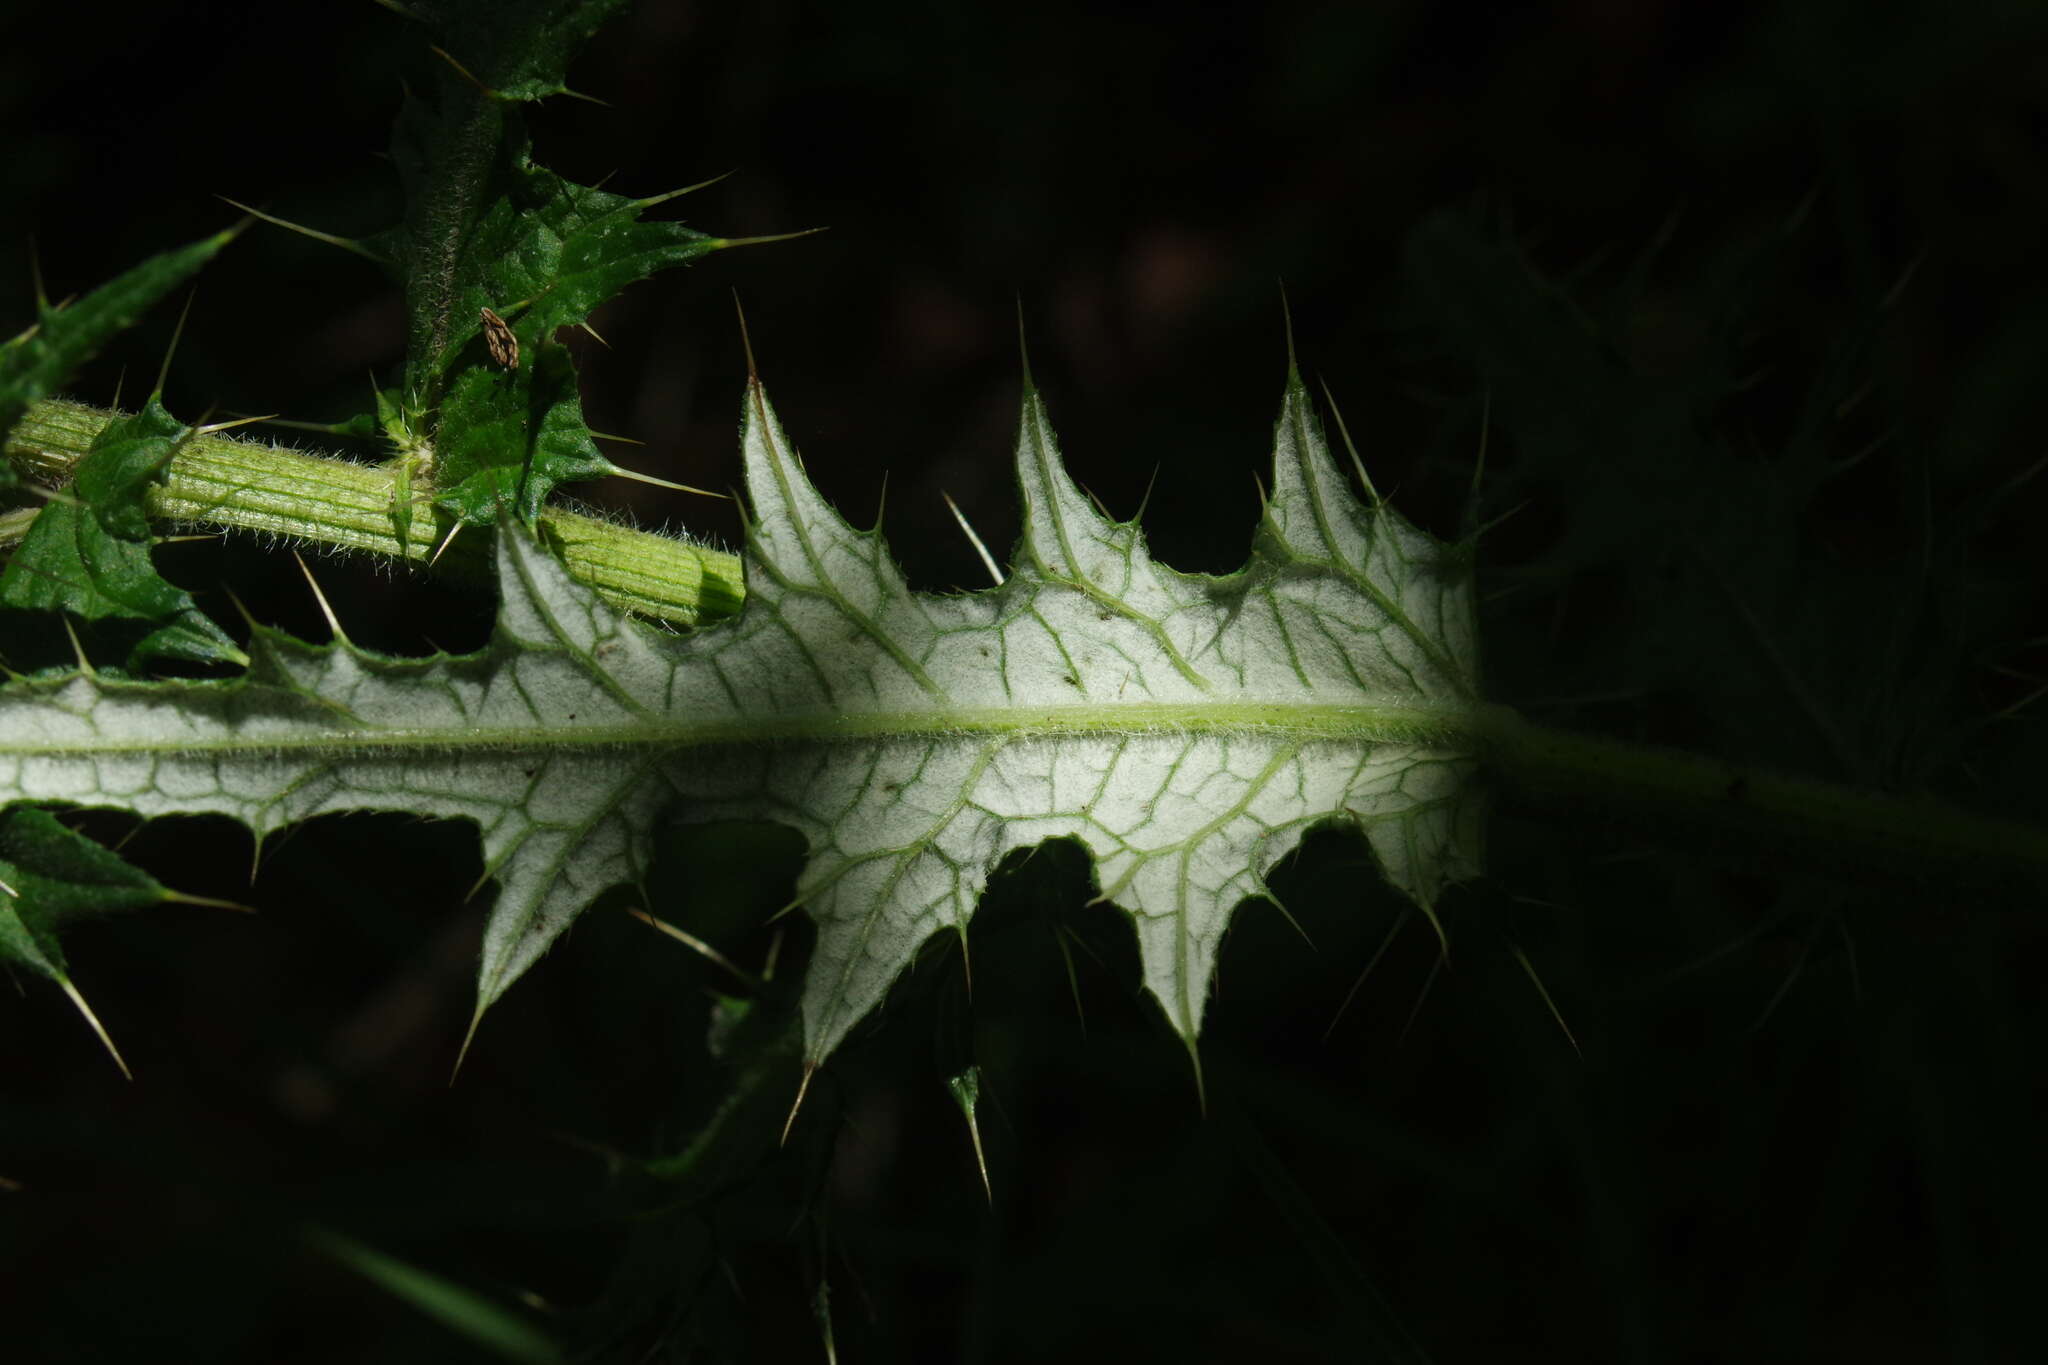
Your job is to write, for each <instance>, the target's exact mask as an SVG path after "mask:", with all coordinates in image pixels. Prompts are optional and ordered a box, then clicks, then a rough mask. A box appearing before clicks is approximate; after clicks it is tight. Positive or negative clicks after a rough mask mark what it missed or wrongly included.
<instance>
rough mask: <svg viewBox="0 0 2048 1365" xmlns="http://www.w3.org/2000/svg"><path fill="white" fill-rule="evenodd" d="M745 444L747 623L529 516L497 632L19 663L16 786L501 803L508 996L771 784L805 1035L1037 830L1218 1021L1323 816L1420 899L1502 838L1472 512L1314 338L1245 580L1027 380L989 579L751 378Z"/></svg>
mask: <svg viewBox="0 0 2048 1365" xmlns="http://www.w3.org/2000/svg"><path fill="white" fill-rule="evenodd" d="M743 442H744V453H745V462H746V478H747V487H748V490H749V492H750V495H751V499H752V503H753V509H754V519H753V521H752V523H751V525H750V528H749V535H748V543H747V550H746V566H747V580H748V591H747V599H746V604H745V607H744V609H743V611H742V613H741V615H740V616H739V618H738V619H737V620H735V621H732V622H730V623H727V624H724V625H721V626H718V627H713V628H710V629H706V630H703V631H700V632H698V633H696V634H694V635H692V636H689V637H686V638H676V637H670V636H661V635H656V634H653V633H651V632H648V631H645V630H643V629H641V628H639V627H637V626H635V625H634V624H633V623H631V622H630V621H627V620H625V619H624V618H622V617H620V616H619V615H617V614H616V613H614V612H613V611H612V610H611V609H609V608H608V607H606V606H605V605H603V604H602V603H601V602H600V601H599V600H598V599H597V598H596V597H595V596H594V595H593V594H592V593H590V592H589V591H587V590H586V589H584V588H582V587H581V586H579V585H578V584H576V583H575V582H574V581H572V580H571V579H569V578H568V577H567V575H566V574H565V573H564V572H563V571H562V569H561V568H560V566H559V565H558V564H557V563H556V562H555V560H554V559H553V558H552V557H551V556H550V555H549V554H548V553H547V552H546V550H545V549H544V548H543V547H542V546H540V545H538V544H536V543H535V542H534V541H533V540H532V539H531V537H530V536H529V535H528V534H527V533H526V532H525V531H523V530H522V529H520V528H519V527H517V525H516V524H507V525H506V526H504V528H503V529H502V530H501V532H500V535H499V538H498V544H497V557H498V573H499V584H500V591H501V594H502V601H501V606H500V616H499V622H498V628H497V632H496V634H495V636H494V638H493V640H492V642H491V644H490V645H489V646H488V647H487V648H486V649H484V650H483V651H481V652H480V653H478V654H475V655H470V656H465V657H460V658H449V657H439V658H434V659H427V660H392V659H384V658H380V657H378V656H376V655H373V654H370V653H368V652H367V651H364V650H361V649H358V648H356V647H355V646H353V645H351V644H349V643H348V642H347V641H345V640H342V641H337V642H336V643H334V644H331V645H326V646H313V645H307V644H303V643H300V642H298V641H295V640H292V639H289V638H288V637H284V636H281V635H277V634H275V633H271V632H263V633H261V634H259V636H258V638H257V642H256V647H255V648H256V653H257V659H256V662H255V664H254V666H253V667H252V669H251V671H250V673H249V674H248V675H247V676H246V677H244V678H242V679H237V680H234V681H229V682H197V683H192V682H176V683H163V684H138V683H125V682H120V681H116V680H110V679H104V678H98V677H94V676H90V675H78V676H71V677H68V678H63V679H36V680H31V681H28V682H25V683H21V684H16V685H13V686H10V687H8V688H5V689H0V801H7V800H37V801H69V802H77V803H80V804H87V805H115V806H120V807H123V808H126V809H130V810H134V811H137V812H140V813H142V814H145V815H156V814H163V813H168V812H171V811H209V812H219V813H223V814H227V815H231V816H233V817H235V818H237V819H239V820H241V821H243V822H244V823H246V824H248V825H249V826H250V827H251V828H253V829H254V830H255V831H256V832H257V834H258V836H259V837H262V836H266V835H268V834H269V833H271V832H272V831H275V830H277V829H280V828H282V827H284V826H286V825H288V824H291V823H293V822H295V821H298V820H303V819H307V818H310V817H312V816H314V815H317V814H320V813H323V812H326V811H337V810H362V809H391V810H406V811H411V812H414V813H417V814H423V815H435V816H442V817H447V818H461V819H468V820H472V821H474V822H475V823H476V824H477V826H478V827H479V831H480V834H481V837H482V842H483V849H484V861H485V866H486V868H487V869H488V871H489V874H490V875H491V876H492V877H494V878H495V879H496V880H497V882H498V884H499V894H498V899H497V903H496V905H495V906H494V907H493V909H492V912H491V919H490V925H489V927H488V930H487V931H486V936H485V943H484V949H483V957H482V962H481V964H480V970H479V987H478V996H479V1000H478V1012H479V1014H481V1012H482V1010H483V1009H484V1008H485V1007H487V1006H488V1005H489V1004H490V1003H491V1002H492V1001H493V1000H495V999H496V998H497V997H498V996H499V995H500V994H501V993H502V992H503V991H504V990H505V989H506V988H507V987H508V986H509V985H510V984H511V983H512V982H513V981H514V980H515V979H516V978H517V977H518V976H519V975H520V974H521V973H522V972H524V971H525V970H526V969H527V968H528V967H529V966H531V965H532V964H533V962H534V961H535V960H537V959H538V958H539V957H540V956H541V954H542V953H544V952H545V951H546V949H547V947H548V945H549V944H551V943H552V942H553V941H554V939H555V938H556V937H557V936H558V935H559V934H560V933H561V932H562V931H563V930H564V929H565V928H567V927H568V925H569V924H570V923H571V922H572V921H573V920H574V919H575V917H576V915H577V914H578V913H580V912H581V911H582V910H583V908H584V907H585V906H587V905H589V904H590V903H591V901H592V900H593V899H595V898H596V897H597V896H598V895H599V894H600V893H602V892H603V891H605V890H606V889H607V888H609V887H612V886H616V885H619V884H621V883H627V882H637V881H639V880H640V879H641V877H642V874H643V871H644V869H645V868H646V867H647V866H648V862H649V859H650V856H651V850H652V841H653V839H654V837H655V834H656V831H657V829H658V828H659V823H658V822H660V821H661V820H663V819H665V818H669V817H670V816H679V817H680V818H682V819H685V820H721V819H735V818H737V819H759V818H763V817H766V818H770V819H774V820H777V821H780V822H783V823H785V824H788V825H790V826H793V827H794V828H795V829H797V830H798V831H799V832H800V833H802V835H803V836H804V838H805V839H806V841H807V843H808V846H809V853H808V857H807V860H806V862H805V866H804V869H803V872H802V874H801V877H800V880H799V885H798V892H799V896H800V898H801V900H802V901H803V903H804V904H805V906H806V907H807V909H808V910H809V913H810V914H811V916H812V917H813V918H814V919H815V920H816V921H817V923H818V928H819V934H818V942H817V946H816V949H815V951H814V953H813V955H812V959H811V963H810V967H809V975H808V977H807V979H806V981H805V983H804V990H803V1017H804V1032H805V1056H806V1059H807V1062H808V1064H810V1065H815V1064H816V1063H817V1062H818V1061H819V1060H821V1059H822V1058H823V1057H824V1056H825V1055H826V1054H827V1053H829V1052H830V1051H831V1050H832V1049H833V1047H834V1046H836V1045H837V1044H838V1042H839V1041H840V1040H841V1039H843V1038H844V1037H845V1036H846V1033H847V1031H848V1030H849V1029H850V1028H852V1027H853V1025H854V1024H855V1023H856V1022H857V1021H858V1020H859V1019H860V1018H861V1017H862V1016H863V1015H865V1014H866V1013H867V1012H868V1011H869V1010H871V1009H872V1008H873V1007H874V1006H875V1005H876V1004H877V1003H879V1001H880V1000H881V999H882V997H883V995H884V993H885V992H886V991H887V989H888V987H889V984H890V982H891V981H892V980H893V979H894V978H895V977H896V975H897V974H898V973H899V972H900V971H901V970H902V968H903V967H904V966H905V965H907V964H908V963H909V961H910V960H911V957H912V955H913V954H914V953H915V951H916V950H917V948H918V947H919V945H920V944H921V943H922V942H923V941H924V940H926V939H927V938H929V937H930V936H931V935H932V934H934V933H936V932H939V931H942V930H950V931H954V932H960V931H963V930H964V929H965V926H966V924H967V920H968V918H969V916H970V915H971V914H972V913H973V910H974V906H975V902H976V900H977V899H978V897H979V896H980V893H981V890H982V888H983V886H984V885H985V884H986V882H987V879H988V877H989V874H990V872H991V870H992V869H993V868H994V866H995V865H996V864H997V863H998V862H999V861H1000V860H1001V859H1002V857H1003V856H1004V854H1005V853H1006V852H1008V851H1009V850H1011V849H1015V848H1020V847H1029V846H1033V845H1036V844H1038V843H1041V842H1043V841H1045V840H1047V839H1059V838H1066V839H1073V840H1077V841H1078V842H1080V843H1081V844H1083V845H1085V846H1086V847H1087V848H1088V849H1089V850H1090V851H1091V852H1092V853H1093V854H1094V856H1095V859H1096V866H1097V872H1098V878H1099V881H1100V885H1101V889H1102V897H1101V898H1102V899H1103V900H1106V901H1112V902H1114V903H1115V904H1117V905H1119V906H1121V907H1122V908H1123V909H1124V910H1125V911H1126V912H1128V913H1129V914H1130V916H1131V919H1132V921H1133V923H1134V925H1135V927H1136V931H1137V939H1138V946H1139V950H1140V957H1141V962H1142V969H1143V976H1144V981H1145V984H1146V986H1147V988H1148V989H1149V990H1150V991H1151V992H1152V994H1153V995H1154V996H1155V997H1156V998H1157V999H1158V1001H1159V1003H1160V1005H1161V1006H1162V1008H1163V1009H1164V1010H1165V1011H1166V1014H1167V1017H1168V1019H1169V1020H1170V1021H1171V1022H1172V1023H1173V1025H1174V1027H1175V1028H1176V1029H1177V1030H1178V1031H1179V1032H1180V1033H1181V1034H1182V1035H1183V1036H1184V1037H1185V1038H1187V1039H1188V1040H1189V1041H1190V1043H1192V1040H1193V1039H1194V1037H1195V1034H1196V1032H1197V1030H1198V1028H1199V1026H1200V1023H1201V1017H1202V1012H1203V1007H1204V1004H1205V1001H1206V997H1207V994H1208V989H1209V980H1210V975H1211V971H1212V968H1213V966H1214V963H1215V958H1216V953H1217V950H1218V947H1219V945H1220V941H1221V939H1222V935H1223V930H1224V927H1225V925H1226V923H1227V922H1228V919H1229V916H1230V914H1231V912H1232V910H1233V908H1234V907H1235V906H1236V905H1237V904H1238V903H1239V902H1240V901H1242V900H1244V899H1245V898H1247V897H1251V896H1257V895H1259V894H1261V893H1262V891H1263V889H1264V885H1265V883H1264V876H1265V874H1266V872H1267V871H1268V870H1269V869H1270V868H1271V867H1272V866H1273V865H1274V863H1276V862H1277V861H1278V860H1279V859H1280V858H1282V857H1283V856H1285V855H1286V854H1287V853H1288V852H1289V851H1290V850H1292V849H1293V848H1294V847H1295V846H1296V845H1297V844H1298V843H1299V841H1300V839H1301V837H1302V835H1303V834H1304V833H1305V832H1306V831H1307V830H1308V829H1309V828H1311V827H1312V826H1316V825H1319V824H1323V823H1327V822H1337V823H1344V824H1350V825H1353V826H1355V827H1357V828H1359V829H1360V830H1362V831H1363V833H1364V835H1365V837H1366V839H1367V840H1368V842H1369V843H1370V845H1371V847H1372V849H1373V851H1374V853H1375V854H1376V855H1377V857H1378V860H1379V863H1380V866H1381V868H1382V870H1383V872H1384V873H1385V875H1386V877H1387V879H1388V880H1389V881H1390V882H1391V883H1392V884H1393V885H1394V886H1396V887H1398V888H1399V889H1400V890H1401V891H1402V892H1404V893H1405V894H1407V895H1408V896H1410V897H1411V898H1413V899H1414V900H1415V901H1416V902H1417V903H1418V904H1420V905H1421V906H1423V907H1424V908H1425V909H1426V910H1427V909H1429V908H1430V907H1432V906H1433V904H1434V902H1435V900H1436V898H1437V896H1438V895H1439V893H1440V892H1441V890H1442V888H1443V887H1444V886H1446V885H1447V884H1449V883H1451V882H1453V881H1456V880H1458V879H1460V878H1463V877H1468V876H1470V875H1473V874H1474V873H1475V872H1476V870H1477V867H1478V859H1479V844H1480V826H1481V821H1482V814H1483V810H1482V802H1481V798H1480V793H1479V790H1478V788H1477V786H1476V785H1475V784H1474V783H1473V781H1472V778H1473V776H1474V773H1475V769H1476V758H1475V753H1474V747H1475V743H1476V739H1475V736H1476V734H1477V733H1478V731H1479V728H1480V727H1481V725H1482V723H1483V720H1482V716H1481V711H1482V708H1481V706H1480V703H1479V698H1478V693H1477V682H1476V676H1475V645H1474V639H1473V626H1472V594H1471V582H1470V563H1469V554H1468V547H1464V546H1446V545H1443V544H1441V543H1439V542H1437V541H1436V540H1434V539H1432V538H1430V537H1429V536H1427V535H1425V534H1424V533H1422V532H1420V531H1418V530H1416V529H1415V528H1414V527H1412V526H1410V525H1409V524H1408V523H1407V522H1405V521H1403V520H1402V519H1401V518H1400V517H1399V516H1397V515H1396V514H1395V513H1393V512H1392V511H1391V510H1390V509H1388V508H1387V507H1386V506H1385V505H1384V504H1381V503H1379V502H1377V501H1373V502H1369V503H1367V502H1361V501H1360V500H1359V499H1358V497H1357V496H1355V495H1354V494H1353V493H1352V492H1351V490H1350V488H1349V487H1348V485H1347V484H1346V482H1345V478H1344V475H1343V473H1342V472H1341V471H1340V470H1339V468H1338V466H1337V465H1336V463H1335V462H1334V461H1333V460H1332V458H1331V456H1330V452H1329V448H1328V446H1327V444H1326V442H1325V441H1324V438H1323V435H1322V431H1321V429H1320V426H1319V425H1318V423H1317V422H1316V421H1315V419H1314V417H1313V415H1312V413H1311V412H1310V409H1309V403H1308V398H1307V395H1306V394H1305V392H1304V391H1303V389H1302V387H1301V384H1300V381H1299V379H1298V378H1296V377H1295V376H1293V375H1292V374H1290V376H1289V380H1288V384H1287V390H1286V397H1285V400H1284V403H1283V406H1282V410H1281V416H1280V421H1279V423H1278V425H1277V426H1276V428H1275V450H1276V456H1275V470H1274V483H1273V489H1274V491H1273V496H1272V500H1271V502H1270V503H1269V504H1268V506H1267V508H1266V513H1265V517H1264V520H1263V522H1262V524H1261V527H1260V530H1259V535H1258V538H1257V542H1256V545H1255V551H1254V555H1253V558H1252V562H1251V564H1250V565H1249V567H1248V568H1247V569H1246V570H1244V571H1243V572H1241V573H1239V574H1236V575H1233V576H1230V577H1227V578H1212V577H1208V576H1203V575H1190V574H1182V573H1177V572H1175V571H1173V570H1171V569H1168V568H1166V567H1164V566H1163V565H1160V564H1157V563H1155V562H1154V561H1153V560H1152V558H1151V556H1150V555H1149V554H1148V553H1147V551H1146V549H1145V545H1144V542H1143V538H1142V536H1141V535H1140V533H1139V530H1138V528H1137V527H1136V526H1135V525H1134V524H1129V523H1124V524H1117V523H1112V522H1110V521H1108V520H1106V519H1105V518H1104V517H1103V516H1102V515H1101V514H1100V513H1098V512H1097V511H1096V510H1095V509H1094V508H1093V507H1092V506H1091V505H1090V503H1089V501H1088V499H1087V498H1086V497H1085V496H1084V495H1083V494H1082V493H1081V491H1080V490H1079V488H1078V487H1076V485H1075V484H1074V483H1073V481H1072V479H1071V478H1070V477H1069V476H1068V475H1067V473H1066V471H1065V470H1064V468H1063V467H1062V466H1061V463H1060V460H1059V455H1058V451H1057V449H1056V447H1055V444H1054V440H1053V436H1052V432H1051V429H1050V426H1049V424H1048V422H1047V420H1046V416H1045V411H1044V408H1043V406H1042V405H1041V403H1040V402H1039V399H1038V397H1037V395H1036V393H1035V392H1030V391H1027V393H1026V395H1025V401H1024V413H1023V422H1022V430H1021V431H1020V434H1019V438H1018V442H1017V450H1016V467H1017V476H1018V480H1019V484H1020V489H1021V493H1022V497H1023V501H1024V513H1025V515H1024V526H1025V530H1024V536H1023V540H1022V543H1021V544H1020V546H1019V547H1018V551H1017V554H1016V568H1015V571H1014V572H1013V573H1012V574H1011V575H1010V576H1009V578H1008V579H1007V580H1006V581H1005V583H1004V584H1003V585H1002V586H1001V587H1000V588H995V589H991V590H989V591H985V592H980V593H972V594H964V595H956V596H944V597H940V596H927V595H923V594H918V593H914V592H912V591H910V590H909V589H908V588H907V587H906V586H905V584H904V581H903V578H902V575H901V574H900V572H899V571H898V570H897V568H896V566H895V564H894V563H893V562H892V561H891V559H890V557H889V555H888V552H887V549H886V547H885V546H884V544H883V542H882V540H881V537H880V536H879V534H878V533H876V532H874V531H867V532H858V531H855V530H853V529H852V528H851V527H849V526H848V525H847V524H846V523H845V522H844V521H842V520H841V519H840V518H839V517H838V515H837V514H836V513H834V512H833V511H832V510H831V509H830V508H829V507H828V506H827V505H826V504H825V502H824V500H823V499H822V498H821V497H820V496H819V494H818V493H817V491H816V490H815V489H814V488H813V487H812V486H811V485H810V483H809V482H808V480H806V478H805V477H804V475H803V472H802V469H801V468H800V466H799V465H798V463H797V461H796V458H795V456H794V455H793V453H792V452H791V451H790V449H789V446H788V443H787V441H786V439H785V438H784V436H783V434H782V431H781V429H780V427H779V425H778V424H777V422H776V420H775V417H774V414H773V412H772V411H771V410H770V408H769V406H768V401H767V398H766V396H765V394H764V393H762V391H761V390H760V388H759V386H758V385H754V386H751V387H750V390H749V394H748V398H747V402H746V406H745V415H744V430H743Z"/></svg>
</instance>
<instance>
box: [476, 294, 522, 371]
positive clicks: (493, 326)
mask: <svg viewBox="0 0 2048 1365" xmlns="http://www.w3.org/2000/svg"><path fill="white" fill-rule="evenodd" d="M480 311H481V312H482V313H483V315H484V345H485V347H487V348H488V349H489V350H490V353H491V359H492V360H494V361H496V362H497V363H498V364H500V365H502V366H504V367H505V368H506V369H508V370H516V369H518V368H519V338H518V337H516V336H513V335H512V328H511V325H510V324H509V323H507V322H506V321H505V319H503V318H501V317H499V316H498V315H497V314H496V313H493V312H492V311H491V310H490V309H488V308H485V309H482V310H480Z"/></svg>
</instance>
